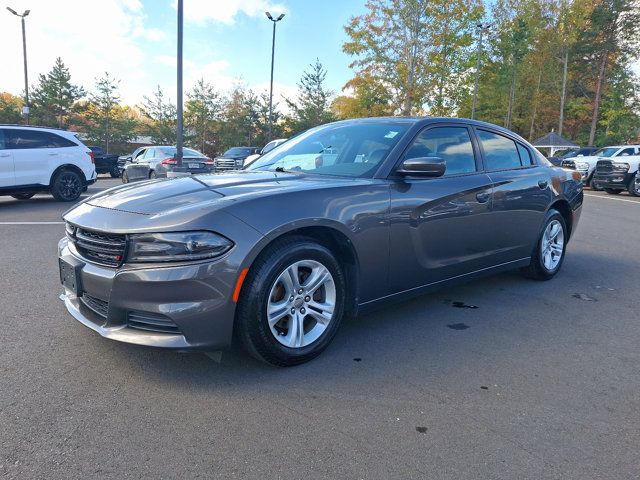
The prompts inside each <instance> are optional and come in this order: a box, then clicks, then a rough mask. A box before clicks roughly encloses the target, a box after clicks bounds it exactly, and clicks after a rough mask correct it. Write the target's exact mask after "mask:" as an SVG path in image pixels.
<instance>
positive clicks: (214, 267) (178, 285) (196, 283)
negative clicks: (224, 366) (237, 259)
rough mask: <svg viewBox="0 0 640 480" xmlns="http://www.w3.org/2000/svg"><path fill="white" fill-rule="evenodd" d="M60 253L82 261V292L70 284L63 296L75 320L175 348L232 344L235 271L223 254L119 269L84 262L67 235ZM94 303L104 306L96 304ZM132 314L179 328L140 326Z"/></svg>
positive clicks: (108, 333) (118, 336) (129, 339)
mask: <svg viewBox="0 0 640 480" xmlns="http://www.w3.org/2000/svg"><path fill="white" fill-rule="evenodd" d="M58 254H59V257H65V256H69V255H70V256H71V257H73V258H75V259H76V260H79V263H80V265H81V269H80V274H79V276H80V285H81V287H80V289H81V291H80V293H79V294H78V295H76V294H75V293H74V292H72V291H71V290H69V289H67V288H65V291H64V293H63V294H62V295H60V299H61V300H63V302H64V304H65V307H66V308H67V310H68V311H69V313H70V314H71V315H72V316H73V317H74V318H75V319H76V320H78V321H79V322H81V323H82V324H84V325H85V326H87V327H89V328H91V329H92V330H94V331H95V332H97V333H98V334H100V335H101V336H103V337H105V338H109V339H112V340H117V341H121V342H126V343H132V344H136V345H146V346H153V347H164V348H173V349H200V350H219V349H223V348H226V347H228V346H229V345H230V343H231V337H232V331H233V319H234V315H235V304H234V303H233V301H232V300H231V298H232V290H233V288H234V286H235V283H234V281H233V279H234V278H236V275H235V270H233V273H232V271H231V270H232V269H230V268H229V265H228V263H227V262H226V261H225V257H224V256H223V257H221V258H219V259H214V260H213V261H209V262H206V263H203V262H200V263H191V264H184V265H175V264H174V265H171V266H167V265H157V264H154V265H150V266H148V267H147V266H145V267H144V268H131V267H127V266H126V265H125V266H123V267H121V268H118V269H116V268H110V267H102V266H99V265H95V264H93V263H88V262H86V261H84V260H83V259H82V258H81V257H80V255H79V254H78V253H77V251H75V249H74V247H73V245H72V244H70V243H69V242H68V240H67V239H66V238H63V239H62V240H60V242H59V244H58ZM83 297H84V299H83ZM89 299H92V302H94V303H91V302H89ZM95 302H99V304H100V305H101V306H102V307H103V308H100V309H96V308H91V305H95ZM98 310H101V311H102V313H99V312H98ZM132 315H143V316H147V317H149V318H151V319H152V321H153V319H158V318H159V319H161V321H162V322H166V323H167V324H172V325H175V329H173V327H172V330H175V331H171V332H154V331H148V330H145V329H144V328H143V329H140V324H136V323H135V322H133V321H131V319H132V318H135V317H133V316H132ZM134 325H137V327H136V326H134ZM143 327H144V325H143Z"/></svg>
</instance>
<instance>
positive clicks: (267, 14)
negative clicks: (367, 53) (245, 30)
mask: <svg viewBox="0 0 640 480" xmlns="http://www.w3.org/2000/svg"><path fill="white" fill-rule="evenodd" d="M7 8H9V7H7ZM264 14H265V15H266V16H267V18H268V19H269V20H273V17H272V16H271V14H270V13H269V12H264Z"/></svg>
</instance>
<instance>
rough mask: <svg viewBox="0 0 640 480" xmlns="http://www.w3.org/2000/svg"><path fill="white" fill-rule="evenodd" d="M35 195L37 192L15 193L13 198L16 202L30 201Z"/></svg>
mask: <svg viewBox="0 0 640 480" xmlns="http://www.w3.org/2000/svg"><path fill="white" fill-rule="evenodd" d="M35 194H36V192H22V193H14V194H13V195H11V196H12V197H13V198H15V199H16V200H29V199H30V198H31V197H33V196H34V195H35Z"/></svg>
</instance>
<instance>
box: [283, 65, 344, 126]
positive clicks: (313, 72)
mask: <svg viewBox="0 0 640 480" xmlns="http://www.w3.org/2000/svg"><path fill="white" fill-rule="evenodd" d="M310 67H311V69H310V71H305V72H304V73H303V74H302V78H301V79H300V81H299V82H298V98H297V99H296V100H289V99H286V102H287V106H288V107H289V109H290V110H291V113H290V115H289V116H288V117H287V119H286V123H287V126H288V128H289V130H291V132H292V133H294V134H295V133H298V132H301V131H303V130H307V129H309V128H312V127H315V126H317V125H321V124H323V123H327V122H331V121H333V120H335V117H334V115H333V112H332V111H331V97H332V96H333V92H331V91H330V90H327V89H326V88H325V87H324V82H325V79H326V77H327V70H326V69H325V68H324V67H323V66H322V63H320V60H319V59H316V61H315V63H313V64H311V65H310Z"/></svg>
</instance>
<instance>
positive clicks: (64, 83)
mask: <svg viewBox="0 0 640 480" xmlns="http://www.w3.org/2000/svg"><path fill="white" fill-rule="evenodd" d="M85 94H86V92H85V91H84V89H83V88H82V87H80V86H77V85H74V84H72V83H71V74H70V73H69V69H68V68H67V67H66V66H65V64H64V63H63V62H62V59H61V58H60V57H58V58H57V59H56V63H55V64H54V66H53V68H52V69H51V71H50V72H49V73H47V74H46V75H42V74H41V75H40V76H39V77H38V85H37V86H36V87H35V89H34V90H33V92H32V94H31V106H32V109H33V111H32V112H31V116H32V119H33V121H34V123H39V124H41V125H46V126H57V127H58V128H66V127H68V126H69V123H70V121H69V120H70V118H69V117H70V114H71V113H72V112H73V108H74V104H75V102H76V101H77V100H79V99H81V98H82V97H84V96H85Z"/></svg>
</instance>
